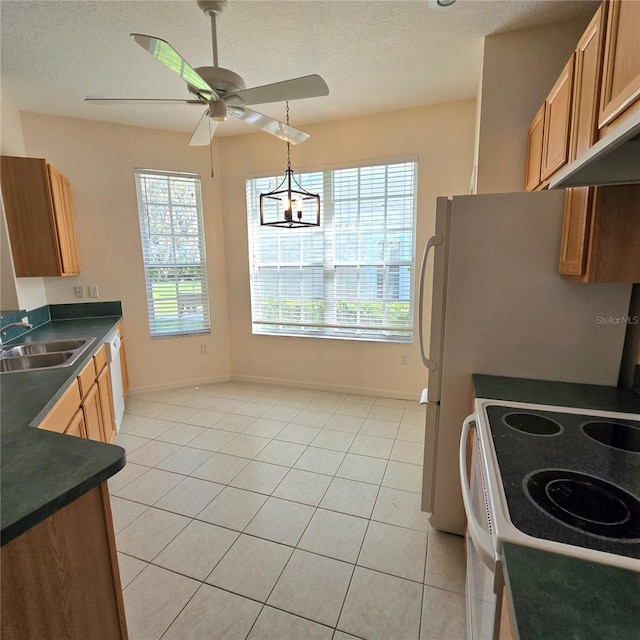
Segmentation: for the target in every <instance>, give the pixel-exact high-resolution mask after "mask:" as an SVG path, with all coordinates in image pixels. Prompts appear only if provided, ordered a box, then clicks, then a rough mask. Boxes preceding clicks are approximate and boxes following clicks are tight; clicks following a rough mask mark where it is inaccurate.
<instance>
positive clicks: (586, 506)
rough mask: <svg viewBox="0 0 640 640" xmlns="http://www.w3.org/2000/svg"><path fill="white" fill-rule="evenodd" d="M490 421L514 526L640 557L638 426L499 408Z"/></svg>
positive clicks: (628, 422)
mask: <svg viewBox="0 0 640 640" xmlns="http://www.w3.org/2000/svg"><path fill="white" fill-rule="evenodd" d="M487 416H488V418H489V425H490V429H491V435H492V438H493V445H494V448H495V451H496V456H497V460H498V466H499V468H500V474H501V477H502V483H503V486H504V491H505V495H506V498H507V505H508V508H509V517H510V519H511V522H512V523H513V524H514V526H516V527H517V528H518V529H520V530H521V531H522V532H524V533H526V534H528V535H531V536H534V537H538V538H545V539H548V540H555V541H557V542H564V543H567V544H572V545H577V546H582V547H586V548H590V549H597V550H599V551H605V552H608V553H615V554H618V555H625V556H629V557H633V558H640V421H634V420H620V419H613V420H612V419H608V418H601V417H594V416H587V415H580V414H572V413H560V412H555V411H538V410H529V409H522V408H514V407H505V406H500V405H489V406H487Z"/></svg>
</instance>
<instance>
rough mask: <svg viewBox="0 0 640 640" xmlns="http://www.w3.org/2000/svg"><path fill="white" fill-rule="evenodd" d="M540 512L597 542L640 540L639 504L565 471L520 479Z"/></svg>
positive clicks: (622, 493) (610, 486)
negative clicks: (594, 537)
mask: <svg viewBox="0 0 640 640" xmlns="http://www.w3.org/2000/svg"><path fill="white" fill-rule="evenodd" d="M523 484H524V489H525V492H526V494H527V497H529V498H530V499H531V500H532V501H533V502H534V503H535V504H536V505H537V506H538V507H539V508H540V509H542V510H543V511H544V512H545V513H547V514H548V515H550V516H551V517H552V518H554V519H556V520H560V521H561V522H563V523H564V524H566V525H568V526H569V527H571V528H572V529H577V530H578V531H582V532H583V533H587V534H590V535H593V536H598V537H601V538H609V539H617V540H629V541H631V540H634V541H636V540H638V539H640V501H639V500H638V499H637V498H635V497H634V496H632V495H631V494H630V493H627V492H626V491H624V490H623V489H621V488H620V487H617V486H616V485H614V484H611V483H609V482H606V481H605V480H601V479H600V478H596V477H594V476H590V475H587V474H584V473H577V472H575V471H568V470H566V469H544V470H542V471H535V472H534V473H531V474H529V475H528V476H527V477H526V478H525V479H524V482H523Z"/></svg>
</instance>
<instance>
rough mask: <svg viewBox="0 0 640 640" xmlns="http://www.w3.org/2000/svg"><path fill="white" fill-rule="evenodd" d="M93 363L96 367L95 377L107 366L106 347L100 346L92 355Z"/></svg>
mask: <svg viewBox="0 0 640 640" xmlns="http://www.w3.org/2000/svg"><path fill="white" fill-rule="evenodd" d="M93 363H94V364H95V367H96V375H97V374H99V373H100V372H101V371H102V370H103V369H104V367H105V365H106V364H107V346H106V345H104V344H103V345H102V346H101V347H100V348H99V349H98V350H97V351H96V352H95V354H94V355H93Z"/></svg>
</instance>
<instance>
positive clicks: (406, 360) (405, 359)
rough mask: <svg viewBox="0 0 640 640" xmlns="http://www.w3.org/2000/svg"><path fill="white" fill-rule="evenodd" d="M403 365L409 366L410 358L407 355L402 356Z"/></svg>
mask: <svg viewBox="0 0 640 640" xmlns="http://www.w3.org/2000/svg"><path fill="white" fill-rule="evenodd" d="M402 364H409V356H408V355H407V354H406V353H405V354H404V355H403V356H402Z"/></svg>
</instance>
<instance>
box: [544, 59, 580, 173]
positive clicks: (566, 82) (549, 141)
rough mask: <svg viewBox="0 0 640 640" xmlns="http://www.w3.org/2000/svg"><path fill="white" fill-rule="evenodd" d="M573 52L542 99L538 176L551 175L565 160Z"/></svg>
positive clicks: (567, 147) (569, 119)
mask: <svg viewBox="0 0 640 640" xmlns="http://www.w3.org/2000/svg"><path fill="white" fill-rule="evenodd" d="M574 60H575V54H573V55H572V56H571V58H570V59H569V62H568V63H567V65H566V66H565V68H564V69H563V70H562V73H561V74H560V77H559V78H558V79H557V80H556V83H555V84H554V85H553V88H552V89H551V92H550V93H549V95H548V97H547V99H546V101H545V104H546V106H545V117H544V135H543V138H542V168H541V178H542V180H546V179H547V178H549V177H551V176H552V175H553V174H554V173H555V172H556V171H557V170H558V169H559V168H560V167H562V166H563V165H565V164H566V163H567V160H568V159H569V134H570V123H571V101H572V92H573V65H574Z"/></svg>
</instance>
